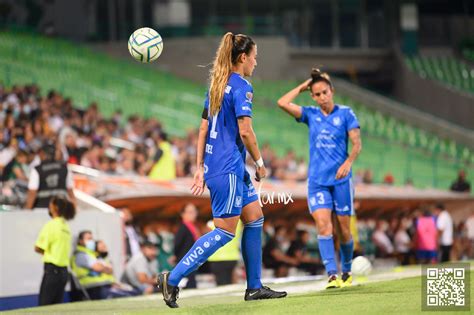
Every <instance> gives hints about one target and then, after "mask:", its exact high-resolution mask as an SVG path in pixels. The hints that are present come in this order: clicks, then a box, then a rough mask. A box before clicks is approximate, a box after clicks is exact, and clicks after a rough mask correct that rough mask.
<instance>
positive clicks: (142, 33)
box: [128, 27, 163, 63]
mask: <svg viewBox="0 0 474 315" xmlns="http://www.w3.org/2000/svg"><path fill="white" fill-rule="evenodd" d="M128 51H129V52H130V55H132V57H133V58H135V60H137V61H140V62H143V63H147V62H152V61H153V60H156V59H157V58H158V57H159V56H160V55H161V53H162V52H163V39H162V38H161V36H160V34H158V32H157V31H155V30H154V29H152V28H149V27H142V28H139V29H138V30H136V31H135V32H133V34H132V35H130V38H129V39H128Z"/></svg>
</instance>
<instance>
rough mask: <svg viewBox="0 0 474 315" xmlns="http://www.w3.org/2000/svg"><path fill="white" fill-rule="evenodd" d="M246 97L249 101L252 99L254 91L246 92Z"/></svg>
mask: <svg viewBox="0 0 474 315" xmlns="http://www.w3.org/2000/svg"><path fill="white" fill-rule="evenodd" d="M245 97H246V98H247V99H248V100H249V101H252V98H253V93H252V92H247V93H245Z"/></svg>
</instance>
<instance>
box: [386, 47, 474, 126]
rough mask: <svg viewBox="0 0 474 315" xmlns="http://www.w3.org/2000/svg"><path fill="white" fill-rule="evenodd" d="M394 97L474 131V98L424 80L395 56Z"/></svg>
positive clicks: (397, 55)
mask: <svg viewBox="0 0 474 315" xmlns="http://www.w3.org/2000/svg"><path fill="white" fill-rule="evenodd" d="M394 70H395V73H394V74H395V75H394V77H395V78H397V79H396V80H394V91H393V92H394V95H395V96H396V97H397V98H398V99H400V100H401V101H403V102H405V103H407V104H410V105H411V106H413V107H414V108H417V109H419V110H421V111H424V112H427V113H430V114H432V115H435V116H437V117H440V118H442V119H444V120H447V121H450V122H452V123H454V124H457V125H460V126H462V127H464V128H467V129H471V130H474V95H472V94H469V93H467V92H463V91H460V90H458V89H454V88H449V87H448V86H447V85H445V84H443V83H441V82H436V81H434V80H430V79H423V78H421V77H420V76H419V75H418V74H417V73H414V72H412V71H411V70H410V69H409V68H408V66H407V65H406V64H405V61H404V59H403V55H402V54H401V53H397V54H396V66H395V67H394Z"/></svg>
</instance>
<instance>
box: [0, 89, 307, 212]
mask: <svg viewBox="0 0 474 315" xmlns="http://www.w3.org/2000/svg"><path fill="white" fill-rule="evenodd" d="M196 142H197V133H196V132H195V131H194V130H189V131H188V132H187V135H186V136H185V137H169V136H168V135H167V134H166V131H165V130H164V128H163V126H162V125H161V123H160V121H159V120H158V119H156V118H142V117H139V116H137V115H132V116H130V117H128V118H126V119H125V118H124V117H123V115H122V113H121V112H120V111H116V112H115V113H114V114H113V115H112V117H111V118H109V119H106V118H104V117H103V115H102V114H101V113H100V111H99V109H98V106H97V104H95V103H92V104H90V105H89V106H88V107H87V108H86V109H79V108H77V107H75V106H74V104H73V102H72V100H71V99H69V98H65V97H63V96H62V95H61V94H60V93H58V92H56V91H53V90H51V91H49V92H48V93H47V95H46V96H41V93H40V89H39V88H38V87H37V86H36V85H26V86H13V87H12V88H11V89H5V88H4V87H3V86H0V176H1V177H0V178H1V182H3V183H4V184H3V185H2V191H3V194H2V195H3V196H12V195H13V196H12V198H11V199H12V200H13V201H12V200H10V201H12V203H15V202H17V203H18V200H17V199H22V198H21V197H22V196H21V192H22V188H24V187H25V186H26V183H27V181H28V177H29V172H30V169H31V168H32V167H33V166H34V165H37V164H38V157H37V153H38V151H39V150H40V148H41V147H42V146H44V145H45V143H55V144H56V158H57V159H60V160H63V161H65V162H67V163H69V164H78V165H82V166H85V167H90V168H94V169H97V170H100V171H103V172H106V173H108V174H115V175H121V176H130V175H137V176H148V177H150V178H153V179H161V180H168V179H174V178H175V177H185V176H191V175H192V174H193V172H194V164H195V163H194V161H195V155H196V152H195V150H196V149H195V148H196ZM262 155H263V158H264V160H265V162H266V164H267V165H269V170H270V174H271V177H272V178H274V179H293V180H301V181H302V180H304V179H305V178H306V170H307V165H306V162H305V161H304V159H303V158H299V157H296V155H295V153H294V152H293V151H291V150H289V151H288V152H287V154H286V155H285V156H283V157H282V158H279V157H277V155H276V154H275V152H274V151H273V150H272V149H271V148H270V146H269V145H268V144H264V145H263V146H262ZM18 194H20V196H18ZM15 196H17V197H18V198H17V199H15V198H14V197H15Z"/></svg>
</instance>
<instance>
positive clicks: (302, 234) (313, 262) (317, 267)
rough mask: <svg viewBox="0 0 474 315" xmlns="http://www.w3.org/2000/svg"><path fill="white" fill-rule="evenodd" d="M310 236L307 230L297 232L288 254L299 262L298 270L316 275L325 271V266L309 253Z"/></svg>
mask: <svg viewBox="0 0 474 315" xmlns="http://www.w3.org/2000/svg"><path fill="white" fill-rule="evenodd" d="M309 239H310V235H309V233H308V231H306V230H297V231H296V239H295V240H294V241H292V242H291V244H290V247H289V248H288V251H287V252H286V254H287V255H288V256H289V257H292V258H294V259H296V260H297V261H298V265H297V266H296V268H298V269H301V270H304V271H307V272H309V273H310V274H311V275H315V274H317V273H319V272H320V271H324V265H323V264H322V263H321V260H320V259H319V258H317V257H313V256H311V255H310V254H309V252H308V242H309Z"/></svg>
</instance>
